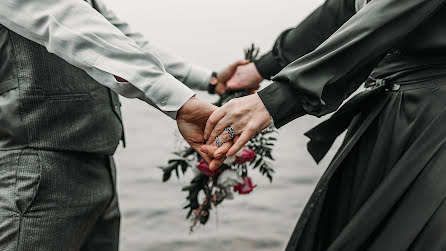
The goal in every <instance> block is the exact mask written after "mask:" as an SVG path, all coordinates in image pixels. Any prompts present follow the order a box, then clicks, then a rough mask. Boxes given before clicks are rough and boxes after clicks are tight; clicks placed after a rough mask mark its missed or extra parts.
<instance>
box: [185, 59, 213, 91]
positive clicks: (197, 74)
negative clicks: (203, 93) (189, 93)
mask: <svg viewBox="0 0 446 251" xmlns="http://www.w3.org/2000/svg"><path fill="white" fill-rule="evenodd" d="M211 76H212V71H211V70H209V69H205V68H203V67H200V66H198V65H192V66H191V69H190V72H189V75H188V76H187V79H186V81H185V84H186V85H187V86H189V87H190V88H192V89H196V90H207V89H208V86H209V81H210V80H211Z"/></svg>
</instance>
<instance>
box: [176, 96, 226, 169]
mask: <svg viewBox="0 0 446 251" xmlns="http://www.w3.org/2000/svg"><path fill="white" fill-rule="evenodd" d="M216 109H217V107H216V106H214V105H211V104H209V103H207V102H204V101H201V100H199V99H197V98H191V99H190V100H189V101H188V102H186V104H184V105H183V107H182V108H181V109H180V110H179V111H178V114H177V125H178V129H179V130H180V133H181V135H183V137H184V139H185V140H186V141H187V143H188V144H189V145H190V146H191V147H192V148H193V149H194V150H195V151H197V152H198V153H199V154H200V155H201V156H202V157H203V158H204V160H205V161H206V162H207V163H209V166H210V167H211V166H212V167H213V168H214V169H215V168H218V167H220V166H221V164H223V161H224V160H225V158H226V156H223V157H221V158H219V159H213V152H214V151H215V150H216V149H217V146H216V145H215V144H214V145H211V146H209V148H208V149H209V151H208V152H207V154H206V153H204V152H203V151H202V150H201V147H202V146H204V144H205V140H204V137H203V134H204V128H205V126H206V121H207V120H208V118H209V116H210V115H211V114H212V113H213V112H214V111H215V110H216ZM231 146H232V141H231V142H228V143H225V144H224V145H223V146H222V147H225V148H227V149H229V148H230V147H231Z"/></svg>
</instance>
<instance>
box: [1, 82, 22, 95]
mask: <svg viewBox="0 0 446 251" xmlns="http://www.w3.org/2000/svg"><path fill="white" fill-rule="evenodd" d="M18 86H19V82H18V79H16V78H14V79H10V80H7V81H5V82H1V83H0V94H2V93H5V92H8V91H10V90H12V89H15V88H17V87H18Z"/></svg>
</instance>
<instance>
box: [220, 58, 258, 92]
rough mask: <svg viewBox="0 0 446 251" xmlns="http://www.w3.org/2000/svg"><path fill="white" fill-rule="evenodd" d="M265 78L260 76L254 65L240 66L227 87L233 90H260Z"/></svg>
mask: <svg viewBox="0 0 446 251" xmlns="http://www.w3.org/2000/svg"><path fill="white" fill-rule="evenodd" d="M262 81H263V77H262V76H261V75H260V73H259V71H258V70H257V68H256V66H255V64H254V63H249V64H244V65H239V66H238V67H237V70H236V71H235V73H234V76H232V78H231V79H229V80H228V82H227V83H226V87H227V88H228V89H232V90H240V89H249V90H250V89H254V90H256V89H258V88H259V86H260V82H262Z"/></svg>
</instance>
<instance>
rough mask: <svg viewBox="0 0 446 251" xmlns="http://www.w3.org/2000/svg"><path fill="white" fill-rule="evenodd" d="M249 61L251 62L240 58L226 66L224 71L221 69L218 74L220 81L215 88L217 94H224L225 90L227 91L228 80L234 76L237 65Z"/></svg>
mask: <svg viewBox="0 0 446 251" xmlns="http://www.w3.org/2000/svg"><path fill="white" fill-rule="evenodd" d="M248 63H249V61H248V60H239V61H237V62H235V63H233V64H231V65H229V66H228V67H226V68H225V69H223V70H222V71H220V72H219V73H218V74H217V79H218V83H217V86H216V88H215V92H216V93H217V94H219V95H223V94H224V93H225V91H226V88H227V82H228V80H229V79H231V77H232V76H234V73H235V71H236V70H237V67H238V66H242V65H246V64H248Z"/></svg>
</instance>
